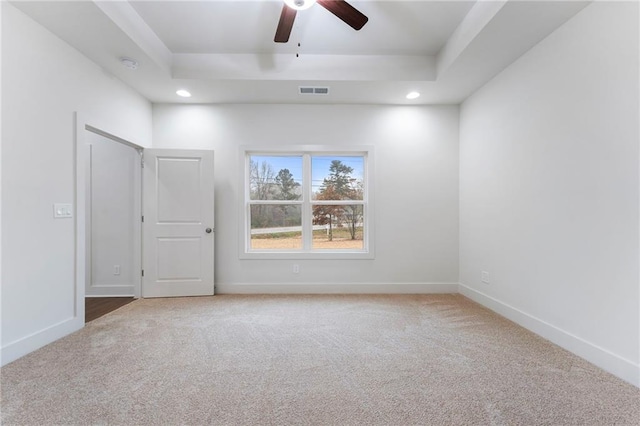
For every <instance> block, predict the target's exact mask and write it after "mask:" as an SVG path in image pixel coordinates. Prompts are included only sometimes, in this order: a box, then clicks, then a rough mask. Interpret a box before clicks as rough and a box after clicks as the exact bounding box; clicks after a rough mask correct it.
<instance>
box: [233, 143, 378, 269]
mask: <svg viewBox="0 0 640 426" xmlns="http://www.w3.org/2000/svg"><path fill="white" fill-rule="evenodd" d="M242 153H243V155H242V159H243V160H242V161H243V168H242V169H243V170H244V175H243V182H244V200H243V206H242V208H243V212H244V219H245V221H244V224H245V226H244V227H243V228H244V229H243V230H242V240H243V244H242V245H241V247H243V250H242V251H241V256H242V257H245V258H253V257H257V258H265V257H267V258H269V257H274V258H286V257H293V258H316V257H320V258H342V257H347V258H371V257H372V250H371V248H372V241H371V237H372V232H371V229H370V226H369V224H370V223H371V215H372V214H371V211H372V207H371V179H370V173H369V164H370V162H371V156H372V154H371V150H370V149H366V150H362V149H360V150H354V151H351V150H349V151H340V152H335V151H322V150H314V151H302V152H300V151H298V152H296V151H288V150H281V151H258V150H249V149H244V150H243V151H242Z"/></svg>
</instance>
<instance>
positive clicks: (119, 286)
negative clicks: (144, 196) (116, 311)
mask: <svg viewBox="0 0 640 426" xmlns="http://www.w3.org/2000/svg"><path fill="white" fill-rule="evenodd" d="M86 135H87V139H86V140H87V143H88V145H90V148H89V164H88V166H89V172H88V174H87V175H88V176H87V177H88V182H89V194H90V196H88V204H89V206H88V207H87V223H88V224H89V226H88V227H89V229H90V233H89V235H90V243H88V244H87V248H89V247H90V252H88V258H89V261H88V264H89V268H88V271H87V272H88V274H87V281H86V283H85V284H86V295H87V296H133V295H134V293H135V284H136V283H135V280H139V277H140V271H139V270H134V267H135V266H136V265H135V264H136V262H135V258H136V256H139V250H140V248H139V247H135V246H134V245H135V244H136V243H137V244H139V241H140V240H139V238H136V233H137V232H139V231H140V230H139V229H138V227H137V226H136V225H137V222H139V221H140V218H139V216H137V215H136V214H135V213H136V212H138V213H139V208H138V209H137V208H136V204H138V205H139V204H140V200H139V198H138V190H137V188H136V187H135V185H139V184H140V179H139V176H136V174H138V175H139V173H140V166H139V164H140V155H139V154H138V152H137V151H136V150H135V148H132V147H130V146H127V145H124V144H122V143H119V142H116V141H113V140H111V139H107V138H106V137H104V136H101V135H97V134H95V133H93V132H90V131H87V132H86ZM116 266H117V267H118V268H119V270H118V271H116V270H115V267H116Z"/></svg>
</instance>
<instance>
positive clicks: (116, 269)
mask: <svg viewBox="0 0 640 426" xmlns="http://www.w3.org/2000/svg"><path fill="white" fill-rule="evenodd" d="M113 275H120V265H113Z"/></svg>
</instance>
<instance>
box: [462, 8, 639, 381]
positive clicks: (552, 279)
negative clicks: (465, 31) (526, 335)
mask: <svg viewBox="0 0 640 426" xmlns="http://www.w3.org/2000/svg"><path fill="white" fill-rule="evenodd" d="M638 71H639V69H638V5H637V3H630V2H626V3H609V2H607V3H600V2H598V3H594V4H591V5H590V6H588V7H587V8H586V9H584V10H583V11H582V12H580V13H579V14H578V15H576V17H574V18H573V19H572V20H570V21H569V22H567V23H566V24H565V25H564V26H563V27H561V28H559V29H558V30H557V31H556V32H554V33H553V34H551V35H550V36H549V37H548V38H547V39H545V40H543V41H542V42H541V43H540V44H539V45H537V46H536V47H534V48H533V49H532V50H531V51H529V52H528V53H527V54H525V55H524V56H523V57H521V58H520V59H519V60H518V61H516V62H515V63H513V64H512V65H511V66H509V67H508V68H507V69H506V70H505V71H503V72H502V73H501V74H500V75H498V76H497V77H496V78H494V79H493V80H492V81H491V82H489V83H488V84H487V85H486V86H485V87H483V88H482V89H480V90H479V91H478V92H477V93H475V94H474V95H473V96H471V97H470V98H469V99H467V100H466V101H465V102H464V103H463V105H462V107H461V118H460V123H461V124H460V212H461V213H460V282H461V291H462V292H463V294H466V295H468V296H470V297H472V298H474V299H475V300H478V301H480V302H481V303H484V304H485V305H487V306H489V307H491V308H493V309H495V310H497V311H498V312H500V313H502V314H504V315H506V316H507V317H509V318H512V319H514V320H515V321H516V322H519V323H521V324H523V325H525V326H527V327H529V328H530V329H532V330H534V331H536V332H538V333H540V334H542V335H543V336H545V337H547V338H549V339H551V340H552V341H555V342H556V343H558V344H560V345H561V346H564V347H565V348H569V349H571V350H572V351H574V352H575V353H577V354H578V355H581V356H583V357H585V358H587V359H588V360H590V361H592V362H593V363H595V364H597V365H599V366H601V367H603V368H604V369H606V370H609V371H611V372H613V373H615V374H617V375H618V376H620V377H623V378H625V379H626V380H628V381H630V382H633V383H635V384H636V385H639V384H640V369H639V368H638V363H639V361H640V353H639V347H640V341H639V336H640V329H639V312H640V310H639V299H640V296H639V276H638V274H639V273H638V270H639V264H638V261H639V254H640V253H639V249H638V231H639V229H638V218H639V209H638V195H639V185H638V176H639V175H638V172H639V170H638V155H639V150H638V138H639V132H638V116H639V115H638V114H639V109H638V102H639V98H638V75H639V74H638ZM481 271H487V272H489V278H490V283H489V284H484V283H482V282H481Z"/></svg>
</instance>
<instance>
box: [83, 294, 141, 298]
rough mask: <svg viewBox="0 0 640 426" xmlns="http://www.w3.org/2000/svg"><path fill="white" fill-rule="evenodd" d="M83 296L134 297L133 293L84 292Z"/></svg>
mask: <svg viewBox="0 0 640 426" xmlns="http://www.w3.org/2000/svg"><path fill="white" fill-rule="evenodd" d="M84 297H135V296H134V295H133V293H129V294H85V296H84Z"/></svg>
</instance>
